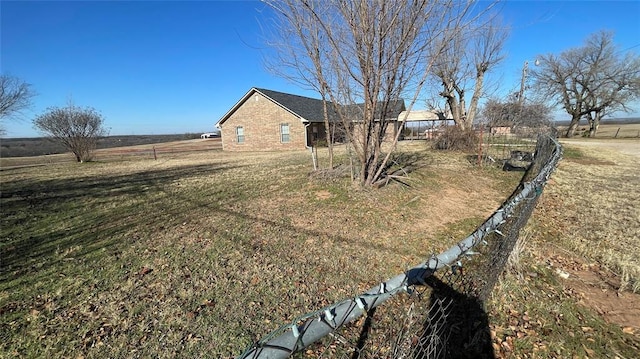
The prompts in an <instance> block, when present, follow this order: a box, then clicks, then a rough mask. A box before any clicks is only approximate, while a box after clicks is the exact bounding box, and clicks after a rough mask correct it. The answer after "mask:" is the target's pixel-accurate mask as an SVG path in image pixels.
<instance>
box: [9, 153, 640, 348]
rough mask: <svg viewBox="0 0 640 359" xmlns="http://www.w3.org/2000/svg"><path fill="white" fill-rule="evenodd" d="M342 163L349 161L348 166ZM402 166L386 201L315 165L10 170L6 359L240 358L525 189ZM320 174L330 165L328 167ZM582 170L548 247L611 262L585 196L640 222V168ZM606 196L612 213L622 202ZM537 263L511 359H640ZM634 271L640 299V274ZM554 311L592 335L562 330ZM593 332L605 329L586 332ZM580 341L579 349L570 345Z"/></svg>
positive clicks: (383, 193) (171, 162) (145, 163)
mask: <svg viewBox="0 0 640 359" xmlns="http://www.w3.org/2000/svg"><path fill="white" fill-rule="evenodd" d="M341 151H344V149H342V148H341V149H338V162H346V161H345V157H344V153H342V152H341ZM400 152H401V153H402V154H403V155H402V156H401V157H398V161H401V162H409V163H412V164H413V166H414V167H415V168H417V170H416V171H414V172H413V173H411V174H410V179H409V180H407V184H409V186H404V185H400V184H397V183H396V184H392V185H390V186H387V187H384V188H382V189H380V190H367V189H361V188H357V187H354V186H353V185H352V184H351V183H350V181H349V180H348V179H346V178H334V179H318V178H314V177H312V176H310V175H309V174H310V158H309V154H308V152H289V153H224V152H221V151H198V152H192V153H187V152H183V153H177V154H172V155H171V156H163V157H160V158H159V159H158V160H157V161H154V160H153V159H152V158H150V157H135V156H133V157H127V158H126V159H124V160H123V159H120V158H118V157H117V156H115V157H105V159H104V160H99V161H97V162H93V163H85V164H75V163H57V164H55V163H53V164H50V165H47V166H42V167H23V168H14V169H5V170H3V171H0V180H1V182H2V192H1V197H0V200H1V202H0V205H1V206H0V208H1V211H2V217H1V218H0V238H2V242H1V243H0V255H1V256H2V264H1V270H0V357H25V358H27V357H28V358H31V357H94V358H113V357H132V356H134V357H156V358H165V357H202V356H205V357H213V358H220V357H224V358H230V357H233V356H235V355H238V354H239V353H240V352H242V350H243V349H245V348H246V347H247V346H248V345H249V344H250V343H252V342H253V341H255V340H257V339H259V338H261V337H263V336H264V335H266V334H268V333H270V332H271V331H272V330H274V329H276V328H278V327H279V326H280V325H282V324H285V323H287V322H290V321H291V320H292V319H293V318H295V317H296V316H298V315H301V314H303V313H307V312H309V311H311V310H315V309H318V308H321V307H323V306H325V305H327V304H330V303H332V302H334V301H336V300H339V299H342V298H345V297H348V296H352V295H354V294H357V293H359V292H361V291H362V290H364V289H368V288H370V287H371V286H373V285H375V284H376V283H378V282H380V281H381V280H384V279H386V278H389V277H391V276H393V275H396V274H397V273H399V272H401V271H403V270H405V269H406V268H407V267H410V266H413V265H415V264H416V263H418V262H420V261H421V260H423V259H424V258H425V257H426V256H428V255H430V254H432V253H438V252H440V251H441V250H442V249H445V248H448V247H449V246H451V245H452V244H453V243H455V242H457V241H458V240H459V239H461V238H462V237H463V236H464V235H466V234H468V233H469V232H470V231H471V230H473V229H474V227H475V226H476V225H478V224H479V223H481V222H482V220H483V219H484V218H485V217H486V216H488V215H489V214H491V212H492V211H493V210H495V209H496V208H497V207H498V206H499V205H500V204H501V202H502V201H503V200H504V199H505V198H506V197H507V196H508V195H509V194H510V193H511V191H512V190H513V188H514V187H515V185H516V184H517V182H518V181H519V178H520V176H521V174H522V173H514V172H502V171H500V170H496V169H493V168H485V169H478V168H477V167H474V166H473V165H471V164H470V163H469V162H468V161H467V159H466V158H465V155H464V154H461V153H455V154H451V153H438V152H433V151H430V150H425V144H424V142H413V143H403V144H402V148H401V151H400ZM569 154H570V152H569ZM320 159H321V162H323V161H326V154H325V153H324V152H323V151H320ZM576 161H577V162H576ZM579 161H587V160H586V159H585V157H584V156H582V157H580V156H578V157H576V158H575V160H572V159H571V156H567V160H565V162H564V163H563V165H562V166H561V168H560V170H559V171H558V172H557V174H556V175H554V179H555V178H556V176H557V177H558V178H557V179H556V183H555V184H552V185H550V186H549V187H548V190H547V192H545V195H544V196H543V202H544V208H545V209H544V210H542V211H541V212H540V213H539V214H537V216H539V218H542V219H540V220H539V222H542V223H546V220H550V219H552V218H556V219H555V220H556V221H557V222H551V223H550V225H552V226H553V225H555V224H557V228H558V231H557V232H549V231H550V230H549V231H547V232H544V231H540V233H542V235H545V236H547V237H548V236H549V233H557V234H558V241H559V242H560V243H565V240H566V241H567V242H566V243H570V242H569V239H573V238H574V236H573V235H571V236H569V235H568V234H570V233H572V232H571V231H576V233H578V234H579V235H580V236H585V237H584V240H580V241H576V243H582V242H585V243H586V242H588V241H589V240H592V241H594V242H595V243H597V244H598V245H599V248H601V249H602V250H601V252H605V251H606V247H607V245H608V244H609V243H613V242H615V241H613V240H609V239H608V238H609V237H606V236H605V237H606V239H600V240H599V241H600V242H602V243H600V242H598V241H596V239H594V238H595V237H587V235H588V234H587V231H586V230H584V228H583V227H584V226H581V225H574V224H577V223H583V222H578V221H582V220H585V219H586V218H591V217H588V216H582V215H578V213H582V212H581V209H582V207H584V206H586V205H587V204H589V203H591V196H590V195H589V196H585V193H590V192H586V191H587V190H586V189H585V188H588V189H589V191H596V192H597V190H600V189H602V188H603V187H606V188H610V189H611V190H612V191H613V190H615V191H617V192H614V193H616V195H612V196H611V198H614V199H616V200H617V202H616V205H615V206H612V208H615V209H616V210H617V209H623V210H624V211H626V212H625V213H627V214H628V215H629V216H631V215H633V214H634V213H635V214H636V215H637V208H636V207H635V206H634V204H633V201H632V200H633V198H636V199H637V193H635V194H627V195H628V197H624V199H620V198H618V197H619V196H622V193H625V192H626V190H625V188H626V189H629V190H630V189H632V188H633V181H634V178H632V177H633V175H632V174H631V173H627V174H626V177H624V179H625V180H624V181H626V182H629V185H628V187H623V186H625V184H624V183H622V182H623V181H622V180H621V181H618V182H615V183H614V184H609V183H608V181H609V180H611V181H613V180H615V179H616V178H617V177H615V176H609V174H610V173H612V171H614V170H617V169H618V166H620V167H621V168H628V169H629V170H633V169H634V168H635V167H633V165H632V164H631V163H628V162H624V163H623V162H620V160H619V159H616V158H615V156H613V157H612V158H608V157H607V158H604V159H599V160H598V161H599V162H598V164H597V166H596V167H597V168H600V167H604V166H606V167H604V168H607V169H608V170H606V171H602V172H597V173H591V172H590V171H596V169H593V170H592V169H591V167H588V168H582V167H581V170H580V173H583V172H584V173H589V174H591V175H590V176H588V175H586V174H581V175H579V177H577V178H579V179H576V180H575V181H574V180H573V178H574V176H578V175H576V173H574V170H575V169H574V168H573V166H586V164H580V162H579ZM588 161H593V160H591V159H588ZM601 162H602V163H601ZM609 162H612V163H615V165H612V164H610V163H609ZM625 163H626V164H625ZM625 166H627V167H625ZM594 168H595V167H594ZM346 172H348V171H346ZM616 173H618V172H616ZM636 173H637V172H636ZM618 175H619V176H622V175H625V172H624V171H621V172H619V173H618ZM591 180H593V181H594V182H593V184H589V183H588V181H591ZM635 180H637V177H636V178H635ZM572 181H573V182H572ZM578 182H579V183H580V186H582V187H581V188H582V190H579V191H577V192H576V191H574V190H573V188H575V187H573V185H575V184H576V183H578ZM635 183H637V182H635ZM584 186H588V187H584ZM635 188H637V185H636V187H635ZM566 191H569V192H570V193H572V194H577V198H573V197H572V198H567V196H566V194H567V193H566ZM636 192H637V191H636ZM598 193H600V194H596V199H597V201H598V203H600V202H603V203H604V202H606V196H605V195H603V194H602V193H604V192H603V191H600V192H598ZM633 195H635V196H636V197H633V198H632V196H633ZM626 198H629V200H627V199H626ZM559 199H562V201H560V200H559ZM636 203H637V202H636ZM561 204H562V205H566V206H567V208H568V210H566V211H565V210H563V207H561V206H560V205H561ZM595 207H596V206H594V208H595ZM597 208H601V206H597ZM607 208H609V207H607ZM592 210H593V211H595V212H593V214H597V215H602V213H601V212H597V211H596V210H595V209H592ZM589 213H591V212H589ZM556 214H557V216H556ZM612 215H613V214H612ZM607 218H608V217H607ZM543 219H544V220H543ZM574 219H575V220H574ZM615 219H616V220H617V221H620V223H624V224H625V225H627V226H629V227H632V226H631V225H633V223H632V221H631V222H630V220H628V219H625V218H624V216H620V217H618V216H617V215H616V217H615ZM622 221H626V222H622ZM587 223H592V226H594V230H595V231H598V232H597V233H608V234H607V236H613V235H612V234H611V231H614V230H618V231H622V232H621V233H623V234H624V235H625V236H627V235H628V238H631V237H630V236H631V235H632V234H633V229H629V228H627V229H625V228H624V227H622V226H621V227H616V226H613V225H610V224H609V221H607V220H605V219H602V220H600V219H598V220H597V221H590V222H587ZM570 224H571V225H574V226H573V227H570V226H569V225H570ZM545 225H546V224H545ZM636 225H637V223H636ZM555 228H556V227H554V228H552V229H555ZM565 228H567V229H570V230H565ZM635 228H636V229H637V226H636V227H635ZM613 233H617V232H613ZM636 234H637V232H636ZM575 237H576V238H577V236H575ZM600 237H602V236H600ZM600 237H598V238H600ZM611 238H613V237H611ZM532 241H533V240H532ZM605 242H606V243H605ZM625 243H627V244H625V245H618V243H613V244H612V247H611V252H610V253H612V254H613V253H614V251H624V252H631V251H632V250H629V248H628V247H627V245H632V244H633V242H632V241H627V242H625ZM587 247H588V248H590V247H589V246H578V245H576V248H587ZM634 248H637V247H634ZM598 253H600V252H595V251H594V252H593V253H592V254H593V255H594V256H597V255H598ZM622 254H624V253H622ZM525 257H526V258H525V259H523V261H524V262H523V263H524V265H523V267H522V268H524V269H522V270H523V271H524V272H525V273H526V272H531V273H536V275H535V276H533V275H531V276H527V277H526V278H528V279H527V283H528V285H522V282H518V281H511V282H509V279H507V280H505V283H504V285H502V286H500V288H498V289H497V291H496V298H495V300H494V301H492V303H489V305H488V309H489V311H490V316H491V320H492V322H494V325H493V328H494V339H495V341H496V345H497V346H498V348H497V350H496V355H497V356H499V357H514V356H515V357H531V353H534V354H535V355H534V356H536V355H537V356H540V357H567V356H569V355H574V354H576V353H582V354H584V355H587V354H588V353H590V351H591V352H594V353H604V352H605V351H614V352H616V353H624V355H623V356H622V357H629V355H628V354H627V353H633V352H635V351H636V348H638V347H639V346H638V342H637V340H636V339H634V338H633V337H632V336H630V335H627V334H623V333H621V332H620V329H616V328H617V327H615V326H607V324H606V323H604V322H602V321H601V320H600V319H598V317H597V314H594V312H590V311H589V310H588V309H580V308H581V307H579V306H578V305H577V304H576V303H575V302H574V301H572V297H570V296H567V295H561V293H562V289H561V288H560V287H559V285H558V283H557V282H556V281H555V275H554V273H553V272H551V271H549V270H548V269H546V267H544V266H538V264H535V263H534V264H531V263H530V262H528V261H529V260H530V259H527V258H530V256H529V257H527V256H525ZM609 257H613V256H602V258H603V260H604V259H606V258H609ZM594 258H600V257H594ZM621 258H622V257H621ZM624 258H626V259H625V261H624V263H632V264H633V262H632V261H633V258H629V257H624ZM616 263H617V262H611V265H612V267H615V266H617V265H622V264H624V263H622V262H620V263H617V264H616ZM633 265H635V264H633ZM621 268H623V267H621ZM624 268H627V269H626V271H627V273H629V280H628V281H627V283H628V284H629V285H632V283H633V282H632V280H633V278H634V275H635V274H633V273H634V272H633V268H634V267H633V266H627V267H624ZM510 283H511V284H510ZM559 293H560V294H559ZM518 295H522V296H524V299H523V298H521V297H518ZM527 296H528V298H527ZM511 300H512V302H510V301H511ZM523 303H524V304H527V305H529V304H532V305H533V304H536V305H539V306H540V308H541V309H540V310H535V311H534V308H530V309H529V310H530V312H527V316H528V317H531V318H530V319H531V320H530V321H527V323H529V324H528V325H529V327H528V328H529V330H531V328H536V329H539V331H538V332H536V333H538V334H536V335H535V336H534V334H535V333H529V332H526V331H523V332H522V333H525V334H527V333H528V334H527V335H530V337H531V338H534V339H531V340H529V339H527V338H523V337H520V334H517V333H520V332H517V331H514V330H512V329H511V327H514V328H516V327H515V324H513V323H512V321H513V320H514V318H516V319H518V318H522V312H523V311H524V310H521V309H519V308H518V306H519V305H522V304H523ZM551 306H554V308H557V309H558V313H578V314H579V316H580V319H579V320H578V319H576V320H573V319H571V320H569V319H570V318H567V316H568V315H567V316H565V317H564V319H563V317H562V316H556V314H554V317H553V319H550V318H549V310H548V308H550V307H551ZM504 308H509V309H508V310H505V309H504ZM561 309H562V310H561ZM554 310H555V309H554ZM513 311H515V312H513ZM514 313H517V314H514ZM553 313H556V312H553ZM573 315H574V316H575V315H576V314H573ZM387 319H388V320H390V321H394V322H395V321H396V318H387ZM398 320H399V319H398ZM536 321H537V322H536ZM519 323H520V322H518V325H519ZM585 323H589V325H591V327H593V328H595V329H593V331H592V332H588V333H587V332H582V331H581V329H580V325H581V324H582V325H583V326H584V325H585ZM592 323H593V324H592ZM568 331H570V332H575V335H574V337H573V339H568V338H567V337H566V335H565V336H562V334H563V333H566V332H568ZM612 333H613V334H612ZM625 335H626V336H625ZM592 337H596V338H597V339H598V340H594V341H588V340H587V339H588V338H592ZM509 338H511V339H509ZM513 338H515V339H513ZM507 339H508V340H507ZM503 343H507V344H503ZM534 349H535V350H534ZM589 356H590V357H594V355H589ZM596 356H597V355H596Z"/></svg>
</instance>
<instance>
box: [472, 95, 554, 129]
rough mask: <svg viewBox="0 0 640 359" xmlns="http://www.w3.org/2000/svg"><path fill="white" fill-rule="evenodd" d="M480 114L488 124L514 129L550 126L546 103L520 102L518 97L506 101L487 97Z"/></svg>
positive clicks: (545, 127) (549, 113)
mask: <svg viewBox="0 0 640 359" xmlns="http://www.w3.org/2000/svg"><path fill="white" fill-rule="evenodd" d="M480 114H481V117H482V119H483V120H484V122H485V123H486V124H487V125H489V126H508V127H513V128H515V130H516V131H522V130H523V129H526V130H531V129H543V128H544V129H547V128H549V127H550V126H551V109H550V108H549V107H548V106H547V105H545V104H544V103H541V102H527V103H522V102H521V101H519V99H518V98H511V99H509V100H507V101H500V100H497V99H489V100H488V101H487V102H486V103H485V104H484V106H483V107H482V111H481V112H480Z"/></svg>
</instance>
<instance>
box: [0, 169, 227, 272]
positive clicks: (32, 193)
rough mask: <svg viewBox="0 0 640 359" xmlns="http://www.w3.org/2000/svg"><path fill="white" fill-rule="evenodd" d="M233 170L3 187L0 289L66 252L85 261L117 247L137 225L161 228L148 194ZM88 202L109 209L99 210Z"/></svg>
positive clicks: (154, 172)
mask: <svg viewBox="0 0 640 359" xmlns="http://www.w3.org/2000/svg"><path fill="white" fill-rule="evenodd" d="M232 168H234V167H233V166H228V165H226V164H220V165H216V166H212V165H199V166H181V167H176V168H170V169H156V170H150V171H143V172H138V173H132V174H127V175H117V176H93V177H86V176H85V177H78V178H68V179H49V180H44V181H41V180H36V181H30V180H19V181H11V182H6V183H3V185H2V192H1V193H0V204H1V207H2V213H3V217H2V219H0V224H1V226H2V233H3V238H2V242H0V244H1V245H0V283H1V282H4V281H10V280H15V279H18V278H20V277H21V276H22V275H24V274H25V273H29V272H33V271H42V270H46V269H47V268H49V267H51V266H52V265H54V264H55V263H57V262H59V261H61V260H63V259H64V258H63V257H64V255H61V254H64V253H65V252H66V251H72V252H73V253H72V257H73V258H76V259H79V258H83V257H87V256H89V255H91V254H92V253H93V252H95V251H98V250H104V249H106V248H108V247H110V246H112V245H114V244H116V243H119V242H121V241H122V240H123V238H122V235H123V234H126V233H128V232H132V231H135V230H136V229H137V228H138V227H139V226H141V225H144V227H146V228H149V227H153V226H157V227H158V228H161V227H162V226H163V225H166V223H165V222H164V221H165V220H166V218H167V213H164V212H166V211H165V209H158V208H154V207H153V203H149V201H148V200H146V198H148V197H144V196H147V195H146V193H159V192H161V191H163V186H166V185H167V184H168V183H171V182H173V181H176V180H180V179H185V178H189V177H195V176H207V175H213V174H216V173H218V172H221V171H226V170H229V169H232ZM115 196H125V197H127V198H141V200H139V201H132V203H127V204H123V203H118V202H117V201H115V202H114V199H113V198H115ZM88 202H94V203H95V202H98V203H101V204H107V205H106V206H104V208H98V207H96V206H89V205H88V204H87V203H88ZM171 210H172V209H169V211H171ZM139 213H142V215H137V214H139ZM56 254H58V255H56Z"/></svg>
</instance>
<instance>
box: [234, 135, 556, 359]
mask: <svg viewBox="0 0 640 359" xmlns="http://www.w3.org/2000/svg"><path fill="white" fill-rule="evenodd" d="M531 144H532V145H533V144H535V151H533V150H532V151H531V153H532V154H533V156H532V157H533V158H532V160H533V161H532V162H531V164H530V166H528V170H527V172H526V173H525V174H524V176H523V178H522V180H521V182H520V184H519V186H518V187H517V189H516V190H515V191H514V192H513V194H512V195H511V196H510V197H509V198H508V199H507V200H506V201H505V202H504V203H503V205H502V206H501V207H500V208H499V209H498V210H496V211H495V212H494V213H493V215H491V216H490V217H489V218H488V219H487V220H486V221H485V222H484V223H483V224H481V225H480V226H479V227H478V228H477V229H476V230H475V231H474V232H473V233H471V234H470V235H469V236H467V237H466V238H465V239H463V240H462V241H460V242H458V243H457V244H455V245H453V246H452V247H451V248H449V249H448V250H446V251H444V252H442V253H440V254H439V255H432V256H431V257H429V258H428V259H426V260H425V261H424V262H422V263H420V264H419V265H417V266H415V267H413V268H411V269H409V270H407V271H406V272H404V273H402V274H400V275H398V276H396V277H393V278H391V279H389V280H387V281H385V282H382V283H380V284H379V285H377V286H375V287H373V288H371V289H369V290H368V291H366V292H365V293H362V294H360V295H358V296H355V297H354V298H348V299H345V300H343V301H340V302H338V303H335V304H333V305H330V306H328V307H326V308H322V309H319V310H317V311H314V312H311V313H307V314H305V315H303V316H301V317H299V318H296V319H295V320H293V321H292V322H291V323H289V324H287V325H283V326H282V327H280V328H279V329H278V330H276V331H274V332H273V333H271V334H270V335H268V336H267V337H265V338H263V339H261V340H259V341H258V342H256V343H254V344H253V345H252V346H251V347H249V348H248V349H247V350H246V351H245V352H244V353H242V354H241V355H240V356H239V358H286V357H289V356H291V355H293V356H294V357H318V358H352V359H353V358H492V357H494V353H493V347H492V342H491V334H490V330H489V320H488V316H487V313H486V312H485V311H484V301H485V300H486V299H487V298H488V296H489V295H490V293H491V291H492V289H493V287H494V286H495V284H496V282H497V281H498V278H499V276H500V274H501V273H502V271H503V269H504V267H505V264H506V262H507V260H508V257H509V254H510V253H511V251H512V249H513V247H514V246H515V244H516V241H517V239H518V234H519V232H520V230H521V229H522V228H523V227H524V226H525V224H526V223H527V221H528V219H529V217H530V216H531V214H532V212H533V210H534V208H535V206H536V203H537V201H538V197H539V196H540V194H541V193H542V189H543V188H544V186H545V184H546V182H547V180H548V178H549V177H550V175H551V173H552V172H553V171H554V170H555V168H556V166H557V163H558V161H559V160H560V158H561V155H562V148H561V146H560V144H559V143H558V142H557V141H556V140H555V136H554V135H553V134H540V135H538V138H537V141H535V142H531ZM385 302H388V303H387V305H385V306H381V304H383V303H385Z"/></svg>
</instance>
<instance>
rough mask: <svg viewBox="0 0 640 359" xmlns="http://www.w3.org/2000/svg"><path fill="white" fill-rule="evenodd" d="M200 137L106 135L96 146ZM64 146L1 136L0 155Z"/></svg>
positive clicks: (35, 152)
mask: <svg viewBox="0 0 640 359" xmlns="http://www.w3.org/2000/svg"><path fill="white" fill-rule="evenodd" d="M196 138H200V134H194V133H187V134H181V135H130V136H107V137H103V138H100V139H99V140H98V145H97V148H98V149H101V148H112V147H123V146H136V145H146V144H152V143H164V142H172V141H181V140H191V139H196ZM65 152H67V150H66V149H65V148H64V146H62V145H60V144H59V143H57V142H54V141H52V140H50V139H48V138H44V137H36V138H3V139H2V140H0V157H3V158H4V157H26V156H42V155H51V154H60V153H65Z"/></svg>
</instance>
